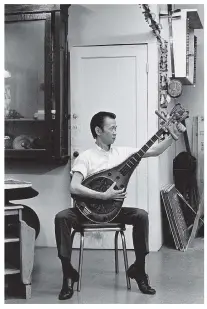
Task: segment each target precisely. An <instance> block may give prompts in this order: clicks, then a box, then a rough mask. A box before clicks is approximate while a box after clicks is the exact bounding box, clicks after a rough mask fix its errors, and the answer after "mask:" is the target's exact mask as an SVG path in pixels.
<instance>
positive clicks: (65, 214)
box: [55, 209, 70, 223]
mask: <svg viewBox="0 0 207 309" xmlns="http://www.w3.org/2000/svg"><path fill="white" fill-rule="evenodd" d="M66 219H67V220H69V219H70V211H69V209H64V210H62V211H60V212H58V213H57V214H56V216H55V223H57V222H61V221H64V220H66Z"/></svg>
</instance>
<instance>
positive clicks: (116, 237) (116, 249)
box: [114, 231, 119, 274]
mask: <svg viewBox="0 0 207 309" xmlns="http://www.w3.org/2000/svg"><path fill="white" fill-rule="evenodd" d="M118 236H119V231H116V233H115V237H114V248H115V273H116V274H118V272H119V257H118Z"/></svg>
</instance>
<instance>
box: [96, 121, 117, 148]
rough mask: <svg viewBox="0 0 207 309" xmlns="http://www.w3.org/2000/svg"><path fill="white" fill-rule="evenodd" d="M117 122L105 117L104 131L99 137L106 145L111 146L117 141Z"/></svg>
mask: <svg viewBox="0 0 207 309" xmlns="http://www.w3.org/2000/svg"><path fill="white" fill-rule="evenodd" d="M116 129H117V125H116V120H115V119H112V118H110V117H105V119H104V126H103V130H101V129H100V130H99V134H98V135H99V137H100V139H101V141H102V142H103V143H104V144H106V145H111V144H113V143H114V141H115V139H116Z"/></svg>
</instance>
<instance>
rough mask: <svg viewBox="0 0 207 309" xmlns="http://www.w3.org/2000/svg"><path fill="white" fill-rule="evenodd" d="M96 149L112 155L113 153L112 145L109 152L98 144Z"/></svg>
mask: <svg viewBox="0 0 207 309" xmlns="http://www.w3.org/2000/svg"><path fill="white" fill-rule="evenodd" d="M95 147H96V149H98V150H99V151H103V152H106V153H110V152H112V150H113V147H112V145H111V147H110V149H109V151H107V150H104V149H103V148H101V147H100V146H98V145H97V144H96V143H95Z"/></svg>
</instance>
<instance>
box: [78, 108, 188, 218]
mask: <svg viewBox="0 0 207 309" xmlns="http://www.w3.org/2000/svg"><path fill="white" fill-rule="evenodd" d="M155 113H156V114H157V115H158V116H159V117H160V118H162V120H163V121H162V122H161V128H160V129H159V131H158V132H157V133H156V134H155V135H153V136H152V137H151V138H150V140H149V141H148V142H147V143H146V144H145V145H144V146H143V147H142V148H141V149H140V150H139V151H138V152H136V153H134V154H132V155H130V156H129V157H128V158H127V159H126V160H124V161H123V162H122V163H120V164H119V165H117V166H114V167H113V168H110V169H107V170H102V171H99V172H97V173H94V174H92V175H90V176H88V177H86V178H85V179H84V180H83V182H82V185H84V186H86V187H87V188H90V189H92V190H95V191H98V192H105V191H107V190H108V188H109V187H110V186H111V185H112V184H113V183H114V182H116V186H115V187H114V190H121V189H123V188H124V189H125V190H124V191H126V188H127V185H128V182H129V179H130V177H131V175H132V173H133V172H134V170H135V168H136V167H137V166H138V164H139V162H140V161H141V159H142V157H143V156H144V154H145V153H146V152H147V151H148V149H149V148H150V147H151V146H152V145H153V144H154V143H155V142H156V141H157V140H158V139H159V138H160V137H161V135H162V134H163V133H166V132H169V133H170V134H171V135H172V137H173V138H174V139H175V140H177V139H178V137H177V136H176V135H175V134H174V133H173V132H171V129H170V128H169V126H170V125H171V124H172V123H179V122H181V121H183V120H184V119H185V118H187V117H188V114H189V113H188V111H186V110H185V109H184V108H183V107H181V105H180V104H179V103H178V104H176V105H175V107H174V108H173V109H172V111H171V113H170V115H169V118H168V119H167V118H164V117H163V115H162V114H160V113H159V112H158V111H156V112H155ZM72 198H73V199H74V205H75V207H77V208H78V209H79V211H80V212H81V213H82V214H83V215H84V216H85V217H86V218H87V219H88V220H90V221H92V222H95V223H106V222H110V221H112V220H113V219H114V218H115V217H116V216H117V215H118V213H119V212H120V210H121V207H122V205H123V202H124V199H123V200H121V201H116V200H100V199H94V198H85V197H82V196H78V195H72Z"/></svg>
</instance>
